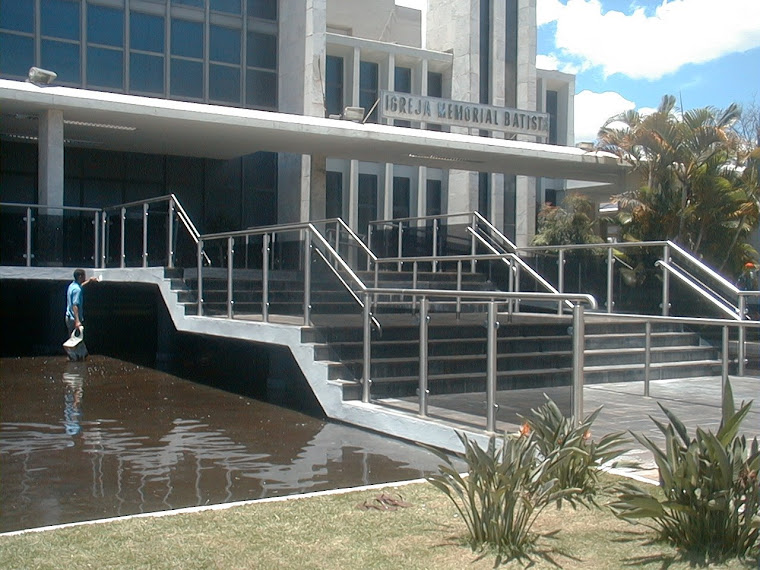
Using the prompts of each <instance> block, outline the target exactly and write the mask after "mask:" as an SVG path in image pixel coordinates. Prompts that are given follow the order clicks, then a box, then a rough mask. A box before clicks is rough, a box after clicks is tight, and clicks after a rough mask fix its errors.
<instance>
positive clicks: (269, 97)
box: [245, 69, 277, 109]
mask: <svg viewBox="0 0 760 570" xmlns="http://www.w3.org/2000/svg"><path fill="white" fill-rule="evenodd" d="M245 79H246V86H245V104H246V106H248V107H255V108H266V109H276V108H277V74H276V73H272V72H271V71H257V70H255V69H249V70H248V71H247V72H246V78H245Z"/></svg>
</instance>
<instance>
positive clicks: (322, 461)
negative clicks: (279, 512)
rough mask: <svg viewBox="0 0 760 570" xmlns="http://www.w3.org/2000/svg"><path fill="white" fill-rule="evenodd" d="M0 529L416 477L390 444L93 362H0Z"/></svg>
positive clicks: (413, 462) (421, 469)
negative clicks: (0, 483)
mask: <svg viewBox="0 0 760 570" xmlns="http://www.w3.org/2000/svg"><path fill="white" fill-rule="evenodd" d="M0 402H2V405H0V476H1V478H2V485H1V486H0V532H7V531H11V530H18V529H24V528H34V527H39V526H45V525H52V524H60V523H66V522H75V521H82V520H91V519H98V518H104V517H113V516H119V515H128V514H135V513H145V512H152V511H161V510H167V509H175V508H182V507H189V506H196V505H207V504H216V503H224V502H230V501H238V500H246V499H256V498H261V497H271V496H277V495H288V494H294V493H300V492H304V491H316V490H322V489H330V488H340V487H348V486H354V485H362V484H370V483H383V482H389V481H399V480H404V479H411V478H417V477H422V476H424V475H425V474H427V473H430V472H432V471H434V470H436V468H437V466H438V463H439V461H438V460H437V458H436V457H435V456H434V455H432V454H431V453H429V452H427V451H425V450H423V449H421V448H419V447H416V446H414V445H410V444H406V443H403V442H400V441H396V440H392V439H389V438H385V437H382V436H380V435H376V434H372V433H368V432H365V431H363V430H359V429H354V428H351V427H347V426H343V425H338V424H333V423H328V422H325V421H321V420H318V419H315V418H313V417H310V416H307V415H303V414H300V413H298V412H294V411H291V410H287V409H284V408H280V407H276V406H273V405H270V404H266V403H262V402H259V401H256V400H253V399H250V398H246V397H243V396H238V395H235V394H231V393H228V392H223V391H221V390H216V389H214V388H210V387H208V386H204V385H202V384H197V383H193V382H189V381H186V380H182V379H179V378H177V377H175V376H170V375H167V374H164V373H161V372H158V371H155V370H152V369H149V368H143V367H140V366H136V365H134V364H129V363H125V362H122V361H119V360H114V359H109V358H106V357H101V356H91V357H90V359H89V360H87V361H86V362H81V363H74V362H68V361H67V360H66V359H65V357H62V356H60V357H47V358H42V357H36V358H14V359H11V358H3V359H0Z"/></svg>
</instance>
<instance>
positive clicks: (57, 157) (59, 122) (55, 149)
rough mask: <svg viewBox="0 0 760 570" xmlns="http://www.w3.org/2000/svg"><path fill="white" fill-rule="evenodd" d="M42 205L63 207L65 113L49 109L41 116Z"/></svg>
mask: <svg viewBox="0 0 760 570" xmlns="http://www.w3.org/2000/svg"><path fill="white" fill-rule="evenodd" d="M37 136H38V146H39V169H38V176H39V197H38V201H39V203H40V204H45V205H48V206H63V111H60V110H58V109H48V110H47V111H45V112H43V113H40V115H39V131H38V135H37Z"/></svg>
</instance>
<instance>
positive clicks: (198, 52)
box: [172, 19, 203, 59]
mask: <svg viewBox="0 0 760 570" xmlns="http://www.w3.org/2000/svg"><path fill="white" fill-rule="evenodd" d="M172 55H181V56H184V57H196V58H198V59H202V58H203V23H202V22H189V21H187V20H178V19H173V20H172Z"/></svg>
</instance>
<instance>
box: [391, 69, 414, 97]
mask: <svg viewBox="0 0 760 570" xmlns="http://www.w3.org/2000/svg"><path fill="white" fill-rule="evenodd" d="M393 75H394V80H393V84H394V87H393V90H394V91H398V92H399V93H411V92H412V70H411V69H409V68H408V67H397V68H396V69H395V70H394V74H393Z"/></svg>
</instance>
